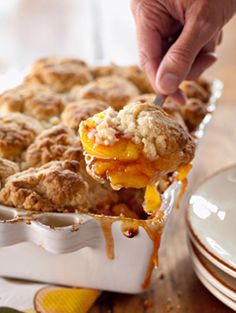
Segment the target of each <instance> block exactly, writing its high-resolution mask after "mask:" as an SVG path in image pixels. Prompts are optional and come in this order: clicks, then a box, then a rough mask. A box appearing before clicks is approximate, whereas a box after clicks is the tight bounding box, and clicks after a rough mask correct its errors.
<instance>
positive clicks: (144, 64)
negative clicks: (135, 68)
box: [139, 49, 158, 71]
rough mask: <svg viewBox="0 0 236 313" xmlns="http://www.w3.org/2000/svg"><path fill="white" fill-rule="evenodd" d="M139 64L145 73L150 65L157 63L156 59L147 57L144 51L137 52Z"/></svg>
mask: <svg viewBox="0 0 236 313" xmlns="http://www.w3.org/2000/svg"><path fill="white" fill-rule="evenodd" d="M139 63H140V66H141V68H142V69H143V70H145V71H147V70H148V69H149V68H150V67H152V65H154V64H157V63H158V57H156V56H150V55H148V54H147V53H146V52H145V51H144V50H142V49H140V51H139Z"/></svg>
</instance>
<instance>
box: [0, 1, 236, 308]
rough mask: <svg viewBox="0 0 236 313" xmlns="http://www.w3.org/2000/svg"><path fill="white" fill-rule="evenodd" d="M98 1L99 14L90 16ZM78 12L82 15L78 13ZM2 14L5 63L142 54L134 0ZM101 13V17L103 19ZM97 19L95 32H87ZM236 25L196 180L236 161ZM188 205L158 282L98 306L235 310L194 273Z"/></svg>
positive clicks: (23, 7)
mask: <svg viewBox="0 0 236 313" xmlns="http://www.w3.org/2000/svg"><path fill="white" fill-rule="evenodd" d="M3 3H4V5H3ZM94 3H95V4H94ZM98 3H99V4H102V6H101V7H100V11H98V6H97V7H96V5H98ZM94 5H95V6H94ZM91 6H93V11H94V12H95V13H96V14H95V16H96V19H94V18H92V17H90V18H89V15H90V12H91V10H90V9H91ZM55 7H56V8H57V9H55ZM94 12H93V13H94ZM121 12H122V14H120V13H121ZM125 12H128V13H127V14H124V13H125ZM98 13H99V14H98ZM78 14H80V16H83V18H78ZM93 15H94V14H93ZM0 16H1V27H0V41H1V42H2V43H4V44H3V45H2V46H1V51H0V66H1V67H2V66H3V65H4V64H5V63H7V64H8V65H9V64H11V65H12V66H18V65H19V66H21V67H23V66H25V65H26V64H28V63H29V62H30V61H32V60H33V59H35V58H37V57H39V56H42V55H48V54H64V55H70V54H76V55H79V56H80V57H85V58H86V59H87V60H89V61H90V60H96V59H98V58H100V57H102V58H106V59H110V60H116V61H118V62H119V61H120V62H123V61H124V60H126V62H128V61H130V59H132V61H133V62H135V61H136V57H137V53H136V52H137V51H136V48H135V43H134V42H135V39H134V36H133V34H134V28H132V25H131V24H129V23H130V19H131V14H130V11H129V9H128V4H127V0H120V1H119V2H118V1H108V0H97V1H82V0H80V1H79V0H68V1H60V2H59V1H57V0H51V1H50V2H49V1H48V0H41V1H37V0H14V1H9V2H8V1H4V2H2V3H1V7H0ZM85 17H86V18H85ZM98 18H99V19H100V23H97V22H98ZM121 19H122V23H121ZM47 20H48V21H50V28H48V23H47ZM45 21H46V22H45ZM95 24H96V25H95ZM118 24H119V25H118ZM94 25H95V26H96V27H95V29H96V33H94V37H93V36H88V33H91V30H92V29H93V30H94ZM117 26H119V27H117ZM98 28H99V29H98ZM235 28H236V20H235V19H234V20H232V21H231V22H230V23H229V24H228V25H227V27H226V30H225V34H224V42H223V44H222V46H221V47H220V48H219V50H218V52H219V62H218V63H217V64H216V65H215V66H214V67H213V69H212V70H211V71H210V74H211V75H212V77H217V78H220V79H221V80H222V81H223V82H224V84H225V90H224V94H223V97H222V98H221V100H220V102H219V105H218V108H217V111H216V112H215V114H214V118H213V120H212V121H211V123H210V125H209V126H208V127H207V130H206V133H205V137H204V138H203V139H202V140H201V145H200V146H199V148H198V151H197V155H196V158H195V164H194V177H195V178H194V185H196V184H198V183H199V182H200V181H202V180H204V178H205V177H207V176H208V175H210V174H211V173H213V172H215V171H216V170H218V169H220V168H222V167H225V166H228V165H231V164H233V163H234V162H235V161H236V157H235V155H236V145H235V143H236V123H235V116H236V103H235V102H236V87H235V86H234V83H235V82H234V79H235V59H234V58H235V50H236V36H235ZM68 33H69V34H70V36H68ZM101 34H102V36H101ZM99 36H100V37H101V38H99ZM99 40H100V43H99V42H98V41H99ZM94 41H97V43H98V44H99V45H100V50H99V49H97V50H96V49H94V44H93V42H94ZM62 43H63V44H62ZM121 43H122V44H121ZM101 46H102V47H101ZM16 51H17V53H16ZM73 52H74V53H73ZM128 59H129V60H128ZM184 209H185V208H182V209H181V210H178V211H177V210H176V211H175V212H174V213H173V215H172V219H171V227H169V231H168V234H167V242H166V244H165V247H163V248H162V253H161V256H160V269H159V274H158V275H157V277H156V279H155V281H154V284H153V287H152V288H151V289H150V290H149V291H147V292H145V293H144V294H142V295H135V296H130V295H123V294H116V293H103V295H102V296H101V297H100V299H99V300H98V302H97V303H96V304H95V306H94V307H93V308H92V310H91V313H99V312H100V313H103V312H104V313H105V312H113V313H132V312H135V313H138V312H148V313H153V312H155V313H165V312H167V313H168V312H175V313H180V312H181V313H187V312H191V313H195V312H196V313H199V312H203V313H204V312H207V313H211V312H212V313H213V312H214V313H218V312H219V313H226V312H231V310H230V309H228V308H227V307H226V306H224V305H223V304H222V303H220V302H219V301H218V300H217V299H216V298H214V297H213V296H212V295H211V294H210V293H209V292H208V291H207V290H206V289H205V288H204V287H203V285H202V284H201V283H200V282H199V280H198V279H197V277H196V276H195V274H194V272H193V269H192V265H191V261H190V258H189V254H188V249H187V245H186V230H185V224H184ZM140 253H142V252H140ZM146 300H148V302H149V303H151V302H152V305H151V306H150V307H149V308H147V306H145V303H146V302H145V301H146Z"/></svg>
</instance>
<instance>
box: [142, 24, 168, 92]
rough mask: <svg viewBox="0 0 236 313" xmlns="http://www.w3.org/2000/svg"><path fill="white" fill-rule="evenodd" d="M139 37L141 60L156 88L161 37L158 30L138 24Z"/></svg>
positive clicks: (160, 56)
mask: <svg viewBox="0 0 236 313" xmlns="http://www.w3.org/2000/svg"><path fill="white" fill-rule="evenodd" d="M137 38H138V47H139V61H140V65H141V67H142V69H143V70H144V71H145V72H146V74H147V76H148V78H149V80H150V81H151V83H152V85H153V87H154V89H156V86H155V79H156V73H157V69H158V67H159V65H160V62H161V58H162V55H161V46H162V43H161V38H160V35H159V33H158V32H157V31H155V30H151V29H149V28H147V27H145V26H142V25H139V26H137Z"/></svg>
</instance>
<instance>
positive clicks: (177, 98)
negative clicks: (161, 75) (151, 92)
mask: <svg viewBox="0 0 236 313" xmlns="http://www.w3.org/2000/svg"><path fill="white" fill-rule="evenodd" d="M169 98H170V99H172V100H173V101H174V102H176V103H178V104H180V105H185V103H186V101H187V98H186V96H185V95H184V93H183V91H182V90H181V89H179V88H178V89H177V90H176V92H175V93H174V94H172V95H170V96H169Z"/></svg>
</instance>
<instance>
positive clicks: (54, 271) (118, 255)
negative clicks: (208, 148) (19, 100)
mask: <svg viewBox="0 0 236 313" xmlns="http://www.w3.org/2000/svg"><path fill="white" fill-rule="evenodd" d="M221 91H222V84H221V83H220V82H219V81H214V82H213V95H212V97H211V100H210V104H209V111H213V110H214V108H215V103H216V100H217V99H218V98H219V97H220V95H221ZM210 118H211V113H209V114H208V115H207V116H206V117H205V119H204V121H203V122H202V124H201V126H200V128H199V130H198V131H197V133H196V135H197V137H198V138H200V137H201V136H202V134H203V129H204V127H205V125H206V123H208V122H209V120H210ZM180 188H181V182H174V183H173V184H172V185H171V186H170V187H169V188H168V189H167V190H166V191H165V193H164V195H163V203H162V206H161V211H162V212H163V224H166V222H167V220H168V216H169V215H170V213H171V210H172V208H173V207H174V204H175V201H176V199H177V196H178V193H179V190H180ZM129 221H132V220H130V219H124V218H123V219H122V220H121V219H120V218H111V217H105V216H104V217H98V216H92V215H83V214H60V213H47V214H46V213H45V214H43V213H42V214H38V215H30V214H29V213H28V212H26V211H20V210H16V209H13V208H12V209H10V208H6V207H4V206H0V247H1V248H0V275H1V276H6V277H14V278H21V279H28V280H35V281H41V282H47V283H51V284H61V285H67V286H80V287H87V288H94V289H101V290H111V291H117V292H125V293H139V292H142V291H143V290H144V287H148V281H149V274H151V273H152V271H151V269H152V267H153V265H154V264H153V261H155V257H156V254H157V250H158V249H157V246H155V243H157V241H156V240H154V241H153V240H152V239H153V238H152V236H153V235H154V236H158V232H159V231H161V229H162V227H163V224H160V223H159V224H158V223H155V222H154V221H152V220H147V221H142V222H140V225H139V226H138V234H136V235H135V236H133V237H132V236H131V237H132V238H128V237H126V236H125V235H124V233H123V231H122V227H123V226H124V225H125V224H126V223H127V222H129ZM50 226H52V227H50ZM56 226H59V227H56ZM165 226H166V225H165ZM109 227H110V229H111V231H110V232H109ZM150 229H151V231H150ZM165 229H166V227H165ZM164 233H165V232H164ZM164 237H165V236H164ZM164 237H162V243H163V238H164ZM112 249H114V251H112ZM113 252H114V253H113Z"/></svg>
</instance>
